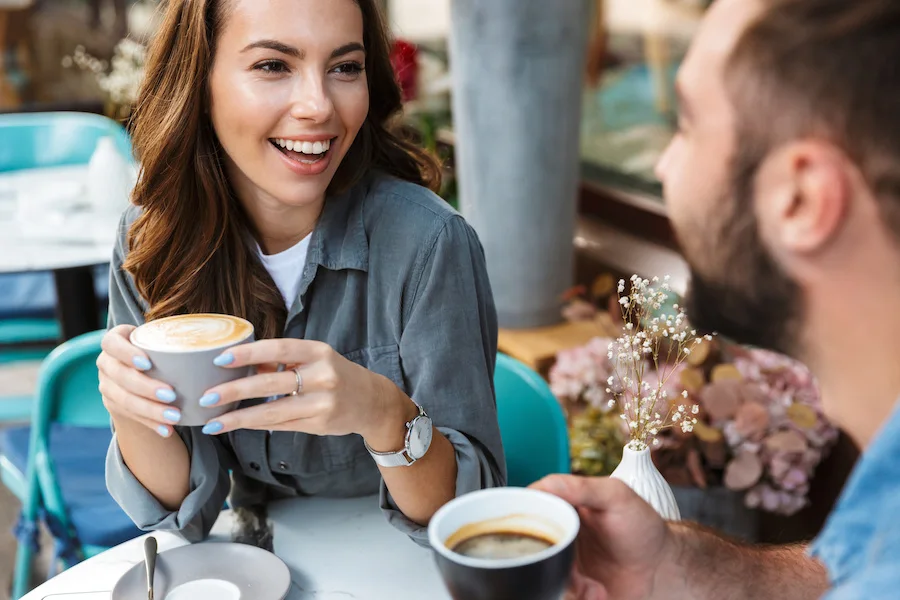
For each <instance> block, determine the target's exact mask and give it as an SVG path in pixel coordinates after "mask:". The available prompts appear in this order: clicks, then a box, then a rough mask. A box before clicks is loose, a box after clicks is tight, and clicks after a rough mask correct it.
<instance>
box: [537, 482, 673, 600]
mask: <svg viewBox="0 0 900 600" xmlns="http://www.w3.org/2000/svg"><path fill="white" fill-rule="evenodd" d="M534 487H535V488H537V489H540V490H543V491H546V492H550V493H551V494H554V495H556V496H559V497H560V498H562V499H564V500H566V501H567V502H569V503H570V504H572V505H573V506H574V507H575V508H576V510H578V513H579V515H580V516H581V531H580V533H579V535H578V548H577V555H578V558H577V565H576V570H575V574H574V575H573V581H572V586H571V590H570V597H574V598H579V599H591V600H605V599H606V598H609V599H611V600H649V599H652V598H662V597H666V598H673V597H675V596H674V595H673V593H672V592H673V590H672V589H666V590H662V591H661V590H658V589H657V587H658V585H657V571H658V570H659V569H660V567H661V565H663V564H665V563H666V562H670V561H673V557H672V556H670V554H671V553H672V552H673V548H674V546H673V543H674V540H673V539H672V534H671V532H670V531H669V528H668V526H667V525H666V522H665V521H664V520H663V519H662V518H661V517H660V516H659V514H657V512H656V511H655V510H653V508H651V507H650V505H649V504H647V503H646V502H644V501H643V500H642V499H641V498H640V497H639V496H638V495H637V494H635V493H634V492H633V491H632V490H631V488H629V487H628V486H627V485H625V484H624V483H622V482H621V481H619V480H617V479H606V478H590V479H589V478H584V477H568V476H551V477H548V478H546V479H543V480H542V481H539V482H538V483H536V484H535V485H534Z"/></svg>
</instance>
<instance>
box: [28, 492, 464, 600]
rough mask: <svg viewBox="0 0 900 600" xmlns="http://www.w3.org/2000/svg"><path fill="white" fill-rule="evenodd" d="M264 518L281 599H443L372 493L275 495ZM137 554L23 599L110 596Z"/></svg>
mask: <svg viewBox="0 0 900 600" xmlns="http://www.w3.org/2000/svg"><path fill="white" fill-rule="evenodd" d="M269 518H270V519H271V520H272V522H273V524H274V527H275V530H274V541H275V554H276V555H277V556H278V557H279V558H281V559H282V560H283V561H284V562H285V563H286V564H287V565H288V567H289V568H290V570H291V581H292V584H291V591H290V592H289V594H288V596H287V600H306V599H308V598H316V599H317V600H338V599H344V598H365V599H366V600H421V599H422V598H428V599H429V600H448V599H449V595H448V594H447V592H446V591H445V588H444V586H443V583H442V582H441V579H440V575H439V574H438V570H437V566H436V565H435V562H434V558H433V557H432V552H431V550H430V549H427V548H421V547H419V546H417V545H416V544H415V543H413V542H412V541H411V540H410V539H409V538H408V537H407V536H405V535H404V534H402V533H400V532H399V531H397V530H396V529H394V528H393V527H391V526H390V525H389V524H388V523H387V521H386V520H385V518H384V516H383V515H382V513H381V510H380V509H379V508H378V498H377V497H374V496H371V497H364V498H350V499H335V498H296V499H289V500H281V501H278V502H273V503H272V504H271V505H270V507H269ZM232 523H233V517H232V513H231V512H230V511H225V512H223V513H222V514H221V515H220V516H219V519H218V521H216V524H215V526H214V527H213V531H212V535H211V536H210V540H209V542H206V543H215V542H217V541H219V542H221V541H228V540H229V539H230V538H231V527H232ZM154 535H155V536H156V538H157V541H158V543H159V549H160V552H164V551H166V550H169V549H171V548H177V547H179V546H184V545H186V542H185V541H184V540H182V539H181V538H180V537H178V536H176V535H174V534H171V533H156V534H154ZM142 561H143V537H141V538H137V539H135V540H131V541H129V542H125V543H124V544H121V545H120V546H116V547H115V548H113V549H111V550H107V551H106V552H103V553H102V554H99V555H97V556H95V557H93V558H91V559H88V560H86V561H84V562H83V563H81V564H79V565H76V566H74V567H72V568H71V569H69V570H67V571H64V572H63V573H61V574H59V575H57V576H56V577H54V578H53V579H51V580H50V581H48V582H47V583H45V584H43V585H42V586H40V587H38V588H37V589H35V590H34V591H32V592H31V593H29V594H26V595H25V597H24V598H23V600H57V597H58V598H59V599H60V600H64V599H66V598H69V597H74V596H68V594H85V596H84V598H85V600H87V599H88V598H90V600H110V598H111V596H112V594H111V593H110V592H111V591H112V589H113V588H114V587H115V585H116V582H118V580H119V579H120V578H121V577H122V576H123V575H124V574H125V573H126V572H127V571H128V570H129V569H130V568H131V567H132V566H134V565H136V564H139V563H141V562H142ZM235 568H236V569H240V568H244V566H243V565H235ZM88 594H89V596H88ZM57 595H58V596H57ZM253 600H263V599H253Z"/></svg>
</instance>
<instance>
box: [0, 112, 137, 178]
mask: <svg viewBox="0 0 900 600" xmlns="http://www.w3.org/2000/svg"><path fill="white" fill-rule="evenodd" d="M104 136H109V137H111V138H112V139H113V140H114V141H115V143H116V147H117V148H118V150H119V152H120V153H121V154H122V156H126V157H129V158H130V159H132V160H133V154H132V148H131V140H130V139H129V137H128V133H127V132H126V131H125V129H124V128H123V127H122V126H121V125H119V124H118V123H117V122H115V121H113V120H112V119H108V118H106V117H104V116H101V115H94V114H89V113H78V112H47V113H13V114H5V115H0V173H3V172H9V171H18V170H20V169H32V168H38V167H63V166H68V165H82V164H87V163H88V162H90V160H91V156H92V155H93V153H94V149H95V148H96V146H97V140H99V139H100V138H101V137H104Z"/></svg>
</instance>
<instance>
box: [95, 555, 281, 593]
mask: <svg viewBox="0 0 900 600" xmlns="http://www.w3.org/2000/svg"><path fill="white" fill-rule="evenodd" d="M153 586H154V590H153V596H154V598H155V599H156V600H284V598H285V597H286V596H287V594H288V591H290V589H291V573H290V571H289V570H288V568H287V565H285V564H284V563H283V562H282V561H281V559H280V558H278V557H277V556H275V555H274V554H272V553H271V552H267V551H265V550H261V549H259V548H255V547H253V546H248V545H246V544H231V543H207V544H192V545H190V546H181V547H179V548H173V549H172V550H167V551H165V552H160V554H159V557H158V558H157V560H156V575H155V577H154V578H153ZM146 598H147V571H146V567H145V565H144V563H143V562H141V563H139V564H137V565H135V566H134V567H132V568H131V569H129V570H128V572H127V573H125V575H123V576H122V578H121V579H120V580H119V581H118V583H116V587H115V588H114V589H113V592H112V600H146Z"/></svg>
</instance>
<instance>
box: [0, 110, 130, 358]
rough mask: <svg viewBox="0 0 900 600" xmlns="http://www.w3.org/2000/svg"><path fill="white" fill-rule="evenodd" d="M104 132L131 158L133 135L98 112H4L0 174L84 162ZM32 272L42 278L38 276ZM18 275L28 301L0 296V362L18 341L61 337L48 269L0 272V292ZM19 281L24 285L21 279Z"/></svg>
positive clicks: (15, 353)
mask: <svg viewBox="0 0 900 600" xmlns="http://www.w3.org/2000/svg"><path fill="white" fill-rule="evenodd" d="M106 136H108V137H111V138H112V139H113V140H114V142H115V144H116V147H117V148H118V150H119V152H120V153H121V154H122V156H127V157H133V153H132V147H131V140H130V138H129V136H128V133H127V132H126V131H125V129H124V128H123V127H122V126H121V125H120V124H119V123H117V122H116V121H113V120H112V119H108V118H106V117H104V116H101V115H95V114H90V113H80V112H45V113H11V114H2V115H0V173H9V172H12V171H20V170H23V169H34V168H46V167H61V166H69V165H82V164H87V163H88V162H90V159H91V156H92V155H93V153H94V149H95V147H96V146H97V141H98V140H99V139H100V138H101V137H106ZM36 277H38V278H40V280H39V281H36V280H35V278H36ZM20 278H30V279H29V280H28V284H29V286H30V287H29V289H30V290H32V292H31V293H30V299H31V303H32V304H31V305H30V306H23V307H10V306H5V304H4V302H3V298H2V297H0V316H2V318H0V362H6V361H9V360H16V359H21V358H22V357H23V355H22V354H21V349H20V348H19V347H18V345H20V344H34V343H48V344H49V345H50V347H52V346H53V345H55V344H56V343H57V341H58V339H59V327H58V325H57V323H56V319H55V318H54V314H53V311H54V304H53V280H52V276H51V274H50V273H40V274H35V273H29V274H22V275H18V274H5V275H2V276H0V292H2V291H3V289H4V288H6V289H8V290H13V288H14V287H15V286H16V285H17V284H18V283H19V281H18V279H20ZM22 285H25V280H24V279H23V280H22ZM36 285H37V288H36V289H37V292H36V294H35V292H34V289H35V286H36ZM12 295H13V296H15V294H12ZM25 354H26V355H27V354H28V353H27V352H26V353H25Z"/></svg>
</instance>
